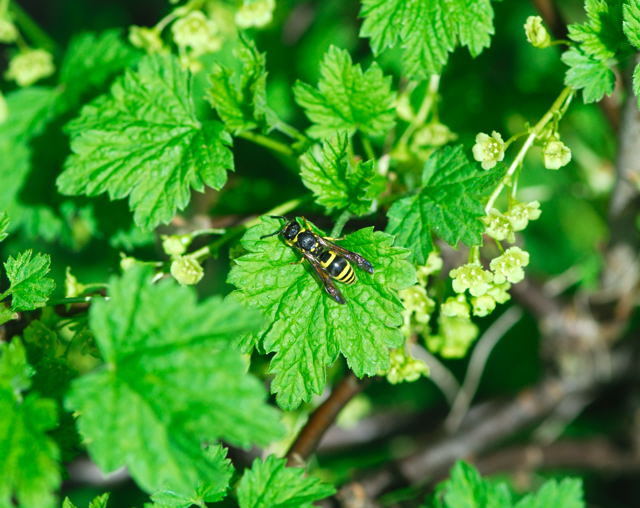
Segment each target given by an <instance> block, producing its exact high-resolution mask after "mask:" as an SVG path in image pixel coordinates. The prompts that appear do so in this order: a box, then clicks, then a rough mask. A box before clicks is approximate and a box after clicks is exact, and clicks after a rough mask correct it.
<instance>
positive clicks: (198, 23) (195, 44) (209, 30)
mask: <svg viewBox="0 0 640 508" xmlns="http://www.w3.org/2000/svg"><path fill="white" fill-rule="evenodd" d="M171 32H172V33H173V40H174V42H175V43H176V44H177V45H178V46H180V47H184V48H186V47H189V48H192V49H193V52H194V54H195V55H196V56H197V55H202V54H204V53H213V52H214V51H218V50H219V49H220V48H221V47H222V38H221V37H219V36H218V35H217V34H218V32H219V29H218V25H217V24H216V23H215V21H213V20H212V19H209V18H207V17H206V16H205V15H204V13H203V12H202V11H191V12H190V13H189V14H187V15H186V16H185V17H183V18H180V19H179V20H177V21H176V22H175V23H174V24H173V25H172V27H171Z"/></svg>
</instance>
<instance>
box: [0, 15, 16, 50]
mask: <svg viewBox="0 0 640 508" xmlns="http://www.w3.org/2000/svg"><path fill="white" fill-rule="evenodd" d="M16 39H18V29H17V28H16V25H14V24H13V21H11V19H9V18H8V17H7V15H6V14H5V15H4V16H0V43H2V44H11V43H12V42H15V41H16Z"/></svg>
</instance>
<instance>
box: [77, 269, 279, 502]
mask: <svg viewBox="0 0 640 508" xmlns="http://www.w3.org/2000/svg"><path fill="white" fill-rule="evenodd" d="M109 296H110V299H109V300H108V301H106V300H100V301H97V302H95V303H94V304H92V306H91V310H90V314H89V322H90V326H91V329H92V331H93V332H94V334H95V339H96V343H97V345H98V348H99V350H100V352H101V354H102V356H103V358H104V360H105V365H104V366H102V367H100V368H98V369H97V370H96V371H94V372H92V373H89V374H86V375H84V376H82V377H81V378H79V379H77V380H75V381H74V382H73V384H72V389H71V392H70V393H69V395H68V396H67V399H66V405H67V407H68V408H69V409H70V410H73V411H78V412H79V415H80V416H79V418H78V428H79V430H80V433H81V435H82V436H83V438H84V439H85V441H86V442H87V443H88V444H87V447H88V450H89V453H90V454H91V457H92V458H93V460H94V461H95V462H96V463H97V464H98V465H99V467H100V468H101V469H103V470H104V471H113V470H114V469H116V468H118V467H121V466H127V468H128V469H129V472H130V473H131V475H132V477H133V478H134V479H135V480H136V482H137V483H138V484H139V485H140V486H141V487H142V488H144V489H145V490H147V491H149V492H155V493H156V495H158V496H160V497H162V498H164V499H165V500H166V499H168V498H169V497H171V498H172V499H173V501H174V503H173V505H178V504H179V503H183V504H186V503H189V502H192V503H196V504H197V503H202V502H204V501H208V500H212V499H217V498H219V496H220V495H221V494H222V493H223V492H224V489H225V488H226V486H227V483H228V479H229V466H228V463H227V462H226V459H225V458H224V453H222V452H215V453H205V452H204V450H203V446H202V444H203V443H205V442H206V443H208V444H212V443H213V442H214V440H216V439H224V440H225V441H228V442H231V443H234V444H236V445H240V446H248V445H250V444H254V443H257V444H262V445H264V444H267V443H269V441H270V440H271V439H274V438H276V437H278V436H279V434H280V429H281V427H280V424H279V419H278V414H277V412H276V411H275V410H274V409H273V408H271V407H269V406H268V405H267V404H265V402H264V398H265V391H264V387H263V385H262V383H261V382H259V381H258V380H257V379H255V378H254V377H253V376H251V375H249V374H247V373H246V364H245V362H244V360H243V359H242V357H241V355H240V353H239V352H238V351H236V350H235V349H234V348H233V347H231V343H232V341H233V340H235V338H236V336H238V335H241V334H245V333H249V332H251V331H253V330H256V328H257V327H258V326H259V324H260V319H259V316H258V315H257V313H255V312H252V311H251V310H249V309H245V308H244V307H241V306H240V305H239V304H238V303H237V302H234V301H232V300H229V299H227V300H222V299H221V298H218V297H216V298H210V299H208V300H206V301H204V302H202V303H200V304H198V303H197V302H196V299H195V293H194V292H193V290H191V289H190V288H186V287H181V286H178V285H177V284H176V283H175V282H173V281H172V280H164V281H161V282H160V283H158V284H152V283H151V272H150V271H149V270H147V269H143V268H140V267H134V268H131V269H129V270H128V271H127V272H125V274H124V275H123V276H122V277H120V278H113V279H112V280H111V282H110V286H109Z"/></svg>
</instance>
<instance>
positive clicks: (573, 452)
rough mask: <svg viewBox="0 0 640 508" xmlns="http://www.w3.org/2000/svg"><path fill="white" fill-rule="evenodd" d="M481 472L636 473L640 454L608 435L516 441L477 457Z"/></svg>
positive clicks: (639, 467) (639, 463)
mask: <svg viewBox="0 0 640 508" xmlns="http://www.w3.org/2000/svg"><path fill="white" fill-rule="evenodd" d="M476 465H477V467H478V469H479V470H480V471H481V472H482V474H493V473H497V472H501V471H518V470H520V471H523V470H524V471H538V470H541V469H589V470H592V471H601V472H607V473H616V474H621V473H624V474H637V473H638V471H640V455H639V454H638V453H637V451H636V450H633V449H630V448H628V447H627V448H621V447H620V446H619V445H616V444H614V443H613V442H611V441H610V440H609V439H606V438H602V437H596V438H591V439H564V440H562V441H558V442H555V443H551V444H549V445H546V446H536V445H517V446H512V447H509V448H505V449H502V450H499V451H497V452H495V453H492V454H490V455H487V456H485V457H482V458H481V459H480V460H478V461H476Z"/></svg>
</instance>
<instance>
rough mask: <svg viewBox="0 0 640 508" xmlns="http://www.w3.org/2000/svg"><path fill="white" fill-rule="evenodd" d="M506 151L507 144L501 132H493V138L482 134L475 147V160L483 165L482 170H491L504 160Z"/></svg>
mask: <svg viewBox="0 0 640 508" xmlns="http://www.w3.org/2000/svg"><path fill="white" fill-rule="evenodd" d="M505 149H506V145H505V142H504V141H503V140H502V136H501V135H500V133H499V132H496V131H493V132H492V133H491V136H489V135H488V134H485V133H484V132H481V133H479V134H478V135H477V136H476V144H475V145H473V149H472V151H473V158H474V159H475V160H477V161H478V162H480V163H481V166H482V169H491V168H493V167H494V166H495V165H496V164H497V163H498V162H500V161H502V160H503V159H504V151H505Z"/></svg>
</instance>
